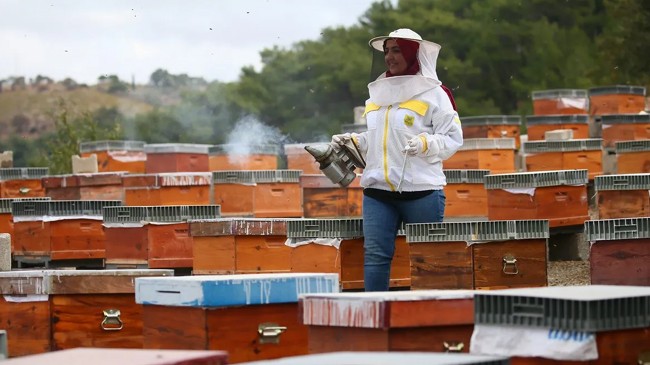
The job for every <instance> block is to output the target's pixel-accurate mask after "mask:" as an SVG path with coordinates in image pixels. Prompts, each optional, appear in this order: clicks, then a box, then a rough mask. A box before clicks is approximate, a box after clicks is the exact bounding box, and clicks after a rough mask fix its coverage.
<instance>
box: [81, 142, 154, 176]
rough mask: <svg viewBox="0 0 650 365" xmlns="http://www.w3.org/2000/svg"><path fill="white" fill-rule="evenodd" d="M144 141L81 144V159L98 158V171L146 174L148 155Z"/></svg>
mask: <svg viewBox="0 0 650 365" xmlns="http://www.w3.org/2000/svg"><path fill="white" fill-rule="evenodd" d="M144 145H145V143H144V142H142V141H87V142H81V143H79V152H80V155H81V157H89V156H90V155H92V154H95V155H96V156H97V171H99V172H111V171H126V172H130V173H134V174H142V173H144V166H145V161H146V160H147V155H146V154H145V152H144Z"/></svg>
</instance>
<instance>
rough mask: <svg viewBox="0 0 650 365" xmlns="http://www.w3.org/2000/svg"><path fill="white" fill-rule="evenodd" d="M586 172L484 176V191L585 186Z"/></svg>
mask: <svg viewBox="0 0 650 365" xmlns="http://www.w3.org/2000/svg"><path fill="white" fill-rule="evenodd" d="M588 182H589V179H588V177H587V170H586V169H582V170H556V171H534V172H517V173H512V174H496V175H485V183H484V185H485V188H486V189H515V188H539V187H545V186H558V185H587V183H588Z"/></svg>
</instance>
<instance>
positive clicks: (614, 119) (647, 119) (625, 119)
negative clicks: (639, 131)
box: [600, 114, 650, 124]
mask: <svg viewBox="0 0 650 365" xmlns="http://www.w3.org/2000/svg"><path fill="white" fill-rule="evenodd" d="M600 121H601V122H602V124H635V123H640V124H646V123H650V114H604V115H601V116H600Z"/></svg>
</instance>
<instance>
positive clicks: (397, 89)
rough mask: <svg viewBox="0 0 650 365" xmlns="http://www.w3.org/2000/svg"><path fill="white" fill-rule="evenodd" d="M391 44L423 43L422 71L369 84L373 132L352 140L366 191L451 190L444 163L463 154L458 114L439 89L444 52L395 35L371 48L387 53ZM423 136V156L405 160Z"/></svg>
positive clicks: (368, 110) (377, 40)
mask: <svg viewBox="0 0 650 365" xmlns="http://www.w3.org/2000/svg"><path fill="white" fill-rule="evenodd" d="M396 32H398V31H395V32H393V33H396ZM393 33H391V35H393ZM414 34H415V33H414ZM415 35H416V36H417V34H415ZM387 38H406V39H410V40H415V41H417V42H419V43H420V46H419V49H418V54H417V58H418V62H419V63H420V71H419V72H418V74H416V75H407V76H392V77H386V76H385V74H382V75H381V76H379V77H378V78H377V80H375V81H373V82H371V83H370V84H368V91H369V98H368V100H367V101H366V110H365V116H366V120H367V124H368V131H366V132H363V133H359V134H353V138H354V140H355V142H356V143H357V145H358V146H359V149H360V151H361V152H362V153H363V154H365V156H364V157H365V159H366V167H365V169H364V171H363V175H362V177H361V181H360V183H361V186H363V187H364V188H374V189H380V190H388V191H398V189H397V187H398V185H399V186H400V189H399V190H400V191H423V190H439V189H442V187H443V186H444V185H446V180H445V175H444V174H443V172H442V161H443V160H445V159H447V158H449V157H450V156H451V155H453V154H454V153H455V152H456V151H457V150H458V149H459V148H460V146H461V145H462V144H463V133H462V129H461V126H460V119H459V117H458V113H456V111H455V110H454V108H453V106H452V104H451V102H450V100H449V97H448V95H447V94H446V93H445V91H444V90H443V89H442V88H441V87H440V85H441V82H440V81H439V80H438V76H437V74H436V61H437V58H438V53H439V51H440V46H439V45H438V44H436V43H433V42H428V41H423V40H421V39H417V38H419V36H417V38H414V37H410V36H409V37H395V36H390V35H389V36H387V37H378V38H375V39H373V40H371V41H370V44H371V46H373V47H374V48H375V49H382V48H381V47H383V41H384V40H385V39H387ZM378 45H379V47H378ZM418 135H419V136H420V137H421V138H423V140H426V149H425V151H424V153H423V154H421V155H417V156H409V157H408V158H406V157H405V153H404V147H405V146H406V145H407V143H408V141H409V140H410V139H412V138H414V137H416V136H418ZM400 183H401V184H400Z"/></svg>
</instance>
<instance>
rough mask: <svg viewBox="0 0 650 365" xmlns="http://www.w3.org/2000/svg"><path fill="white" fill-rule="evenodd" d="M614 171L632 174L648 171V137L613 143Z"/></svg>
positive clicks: (649, 140)
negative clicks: (614, 155) (614, 154)
mask: <svg viewBox="0 0 650 365" xmlns="http://www.w3.org/2000/svg"><path fill="white" fill-rule="evenodd" d="M614 151H615V153H616V172H617V173H619V174H634V173H648V172H650V139H644V140H639V141H618V142H616V143H614Z"/></svg>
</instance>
